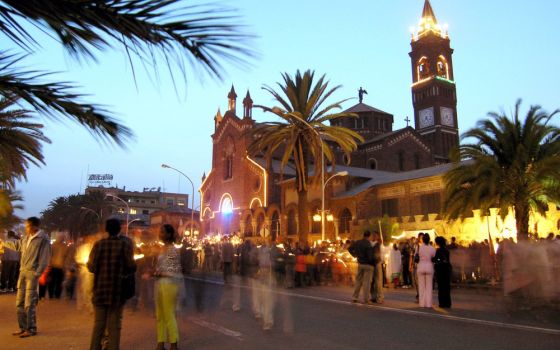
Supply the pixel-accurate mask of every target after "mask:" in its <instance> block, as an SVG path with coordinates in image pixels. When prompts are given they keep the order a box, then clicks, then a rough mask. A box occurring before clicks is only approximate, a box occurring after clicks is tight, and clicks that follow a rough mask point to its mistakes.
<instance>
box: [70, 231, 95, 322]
mask: <svg viewBox="0 0 560 350" xmlns="http://www.w3.org/2000/svg"><path fill="white" fill-rule="evenodd" d="M99 238H100V235H99V234H95V235H88V236H85V237H84V241H83V243H82V244H80V245H79V246H78V247H77V249H76V253H75V255H74V259H75V261H76V265H77V267H76V269H77V275H78V276H77V281H76V283H77V286H78V289H77V293H76V306H77V309H78V311H81V310H87V311H88V312H89V313H90V314H93V304H92V289H93V274H92V273H91V272H89V270H88V268H87V262H88V259H89V254H90V253H91V250H92V249H93V244H94V243H95V242H96V241H97V240H98V239H99Z"/></svg>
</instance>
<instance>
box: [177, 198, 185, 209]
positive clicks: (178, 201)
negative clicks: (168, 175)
mask: <svg viewBox="0 0 560 350" xmlns="http://www.w3.org/2000/svg"><path fill="white" fill-rule="evenodd" d="M177 205H178V206H180V207H184V206H185V201H184V200H183V199H177Z"/></svg>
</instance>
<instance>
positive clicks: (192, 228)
mask: <svg viewBox="0 0 560 350" xmlns="http://www.w3.org/2000/svg"><path fill="white" fill-rule="evenodd" d="M161 167H162V168H164V169H171V170H175V171H176V172H178V173H179V174H181V175H183V176H184V177H186V178H187V180H189V182H190V183H191V186H192V197H191V234H193V233H194V183H193V182H192V180H191V178H190V177H188V176H187V175H186V174H185V173H183V172H182V171H180V170H179V169H175V168H174V167H172V166H169V165H167V164H162V165H161ZM187 207H188V204H187Z"/></svg>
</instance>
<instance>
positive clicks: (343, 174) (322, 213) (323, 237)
mask: <svg viewBox="0 0 560 350" xmlns="http://www.w3.org/2000/svg"><path fill="white" fill-rule="evenodd" d="M322 173H323V176H322V179H321V181H322V183H323V185H322V192H321V240H322V241H324V240H325V188H326V187H327V183H329V181H331V180H332V179H334V178H335V177H337V176H346V175H348V172H347V171H346V170H345V171H339V172H338V173H336V174H334V175H332V176H331V177H329V178H328V179H327V181H325V175H324V173H325V169H323V171H322Z"/></svg>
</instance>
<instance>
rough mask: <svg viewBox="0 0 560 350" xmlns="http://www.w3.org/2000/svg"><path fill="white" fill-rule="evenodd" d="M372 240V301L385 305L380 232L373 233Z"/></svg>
mask: <svg viewBox="0 0 560 350" xmlns="http://www.w3.org/2000/svg"><path fill="white" fill-rule="evenodd" d="M371 240H372V242H371V246H372V247H373V278H372V281H371V299H370V301H372V302H374V303H377V304H383V301H384V300H385V295H384V294H383V280H384V278H383V265H382V264H383V255H382V249H383V247H382V246H381V236H380V235H379V232H377V231H373V233H372V235H371Z"/></svg>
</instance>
